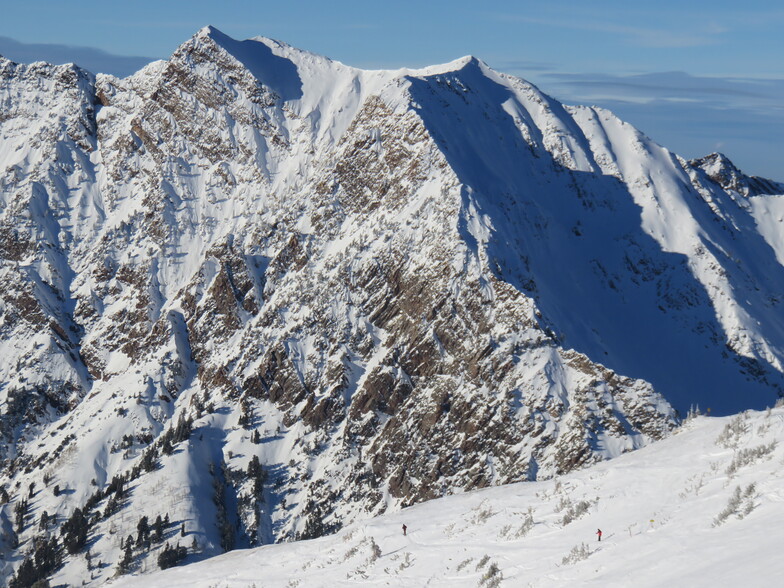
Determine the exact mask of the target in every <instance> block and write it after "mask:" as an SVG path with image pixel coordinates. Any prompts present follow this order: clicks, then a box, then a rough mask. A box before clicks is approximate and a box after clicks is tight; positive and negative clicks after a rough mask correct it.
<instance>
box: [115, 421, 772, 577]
mask: <svg viewBox="0 0 784 588" xmlns="http://www.w3.org/2000/svg"><path fill="white" fill-rule="evenodd" d="M782 441H784V409H782V408H778V409H772V410H769V411H765V412H749V413H743V414H741V415H738V416H734V417H723V418H706V417H697V418H695V419H691V420H689V421H687V422H686V423H685V424H684V426H683V428H682V429H681V430H680V431H678V432H677V433H676V434H674V435H672V436H671V437H669V438H668V439H665V440H664V441H661V442H658V443H655V444H653V445H651V446H649V447H646V448H644V449H641V450H638V451H635V452H632V453H629V454H626V455H623V456H621V457H619V458H617V459H614V460H611V461H607V462H603V463H600V464H598V465H596V466H594V467H591V468H589V469H585V470H583V471H579V472H575V473H573V474H570V475H566V476H562V477H560V478H557V479H553V480H548V481H542V482H533V483H521V484H512V485H508V486H502V487H496V488H490V489H484V490H480V491H476V492H471V493H467V494H462V495H458V496H451V497H447V498H443V499H439V500H433V501H431V502H427V503H424V504H419V505H416V506H413V507H410V508H406V509H404V510H402V511H401V512H397V513H393V514H387V515H385V516H381V517H378V518H376V519H373V520H370V521H367V522H364V523H360V524H355V525H351V526H349V527H346V528H345V529H343V530H341V531H340V532H339V533H337V534H335V535H332V536H328V537H323V538H320V539H316V540H312V541H301V542H297V543H288V544H280V545H270V546H265V547H262V548H258V549H251V550H238V551H233V552H230V553H227V554H224V555H222V556H219V557H215V558H212V559H209V560H205V561H203V562H199V563H195V564H191V565H186V566H182V567H177V568H172V569H169V570H166V571H163V572H159V573H155V574H152V575H145V576H126V577H122V578H119V579H117V580H115V582H114V583H113V584H112V586H114V587H116V588H120V587H123V588H125V587H129V588H130V587H133V586H144V587H147V586H167V587H171V588H176V587H180V586H183V587H184V586H187V587H189V588H195V587H198V586H205V587H207V586H209V587H215V588H223V587H229V586H231V587H234V586H242V587H246V586H247V587H250V586H254V585H255V586H256V587H257V588H261V587H263V586H270V587H277V586H299V587H311V586H324V587H327V586H330V587H333V586H537V587H538V586H605V587H606V586H635V587H641V586H689V587H695V586H739V585H742V586H744V587H750V586H754V587H758V586H759V587H762V586H781V582H782V578H784V558H782V556H781V546H782V544H784V443H782ZM404 524H405V525H406V526H407V535H406V536H403V532H402V526H403V525H404ZM599 528H601V529H602V531H603V537H602V541H601V542H599V541H597V536H596V531H597V529H599ZM186 543H187V540H186Z"/></svg>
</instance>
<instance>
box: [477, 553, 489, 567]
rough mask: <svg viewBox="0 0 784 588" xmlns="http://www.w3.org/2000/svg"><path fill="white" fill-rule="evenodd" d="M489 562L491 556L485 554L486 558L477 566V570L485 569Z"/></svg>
mask: <svg viewBox="0 0 784 588" xmlns="http://www.w3.org/2000/svg"><path fill="white" fill-rule="evenodd" d="M489 561H490V556H489V555H487V554H485V556H484V557H483V558H482V559H480V560H479V563H478V564H476V569H477V570H480V569H481V568H483V567H485V566H486V565H487V562H489Z"/></svg>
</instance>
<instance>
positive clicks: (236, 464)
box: [0, 27, 784, 583]
mask: <svg viewBox="0 0 784 588" xmlns="http://www.w3.org/2000/svg"><path fill="white" fill-rule="evenodd" d="M0 100H2V105H3V106H2V119H0V159H1V160H2V161H0V163H2V170H3V172H2V177H1V178H0V182H1V183H0V187H1V188H2V191H1V193H0V197H1V198H2V210H0V251H2V258H3V259H2V267H1V268H0V272H2V275H1V276H0V278H2V283H3V284H4V287H3V289H2V302H1V304H2V306H0V329H1V332H2V349H3V353H2V358H0V382H1V383H0V433H1V434H2V436H1V438H0V458H2V460H3V462H2V470H1V471H0V484H2V486H3V487H4V488H6V490H7V492H8V499H9V501H10V502H8V504H6V505H4V506H0V508H1V509H2V510H0V522H2V523H3V525H0V528H3V529H6V530H8V529H11V530H10V531H7V532H6V533H5V534H6V535H8V536H7V537H5V541H4V542H2V543H0V548H4V549H5V552H4V560H5V561H6V562H7V563H6V567H5V574H6V575H8V574H9V573H10V572H11V570H12V569H14V568H19V567H20V566H21V565H23V559H24V555H25V554H26V553H28V552H32V551H37V550H38V549H39V548H40V549H44V548H43V547H41V546H43V545H48V544H47V543H46V542H45V541H44V539H45V538H47V537H62V539H61V541H62V542H63V543H64V544H65V545H66V548H65V549H64V550H63V549H61V550H60V557H61V558H63V559H64V561H65V563H64V565H62V566H60V562H59V561H56V562H54V563H52V564H51V565H50V566H49V568H47V570H49V573H56V574H57V577H58V578H60V579H61V580H64V581H71V580H74V581H75V580H77V579H78V580H86V579H92V580H93V581H94V582H96V583H100V582H102V581H104V580H105V579H106V578H107V577H109V576H111V575H112V574H114V573H115V572H116V571H117V570H120V571H121V572H127V571H145V570H147V569H154V568H156V567H157V566H158V564H159V563H160V561H159V560H157V559H156V558H157V557H158V555H159V554H160V553H163V551H162V545H163V544H164V543H163V542H165V541H167V540H168V541H170V542H174V541H175V540H177V539H178V537H179V536H180V534H181V533H182V532H183V531H184V533H185V536H187V539H180V541H182V542H183V544H185V543H186V542H187V543H188V544H189V545H190V544H191V540H192V539H193V540H194V541H195V543H194V547H195V548H196V552H197V557H202V556H206V555H211V554H214V553H219V552H220V551H222V550H225V549H230V548H232V547H235V546H246V545H249V544H258V543H263V542H272V541H280V540H290V539H295V538H302V537H311V536H316V535H319V534H322V533H325V532H328V531H330V530H333V529H336V528H338V527H339V526H341V525H342V524H345V523H346V522H348V521H352V520H355V519H356V518H358V517H367V516H371V515H373V514H376V513H380V512H383V511H385V510H387V509H390V508H399V507H401V506H405V505H408V504H412V503H414V502H417V501H421V500H426V499H428V498H432V497H435V496H440V495H443V494H445V493H451V492H458V491H463V490H469V489H472V488H477V487H483V486H487V485H492V484H502V483H507V482H511V481H518V480H527V479H535V478H541V477H547V476H552V475H555V474H558V473H561V472H565V471H569V470H571V469H574V468H576V467H580V466H583V465H586V464H590V463H592V462H595V461H597V460H602V459H606V458H609V457H613V456H615V455H618V454H619V453H621V452H624V451H627V450H630V449H633V448H635V447H638V446H640V445H642V444H644V443H646V442H648V441H650V440H652V439H657V438H659V437H661V436H663V435H666V434H667V432H668V431H669V430H671V428H672V427H673V426H674V425H675V416H674V411H673V409H672V408H671V407H670V404H668V402H667V401H665V400H664V399H663V398H662V396H660V395H659V394H658V393H657V392H655V391H654V386H655V387H656V389H657V391H658V392H663V393H664V394H665V395H667V397H668V398H669V399H670V400H671V401H672V402H673V403H675V405H676V406H688V404H689V403H691V402H700V404H702V405H703V406H706V404H705V403H706V402H707V406H710V405H711V403H713V402H714V401H715V404H714V406H716V407H718V408H719V409H723V410H732V409H735V408H737V407H740V406H745V405H754V404H760V403H764V402H767V401H770V403H772V401H773V400H774V399H775V396H776V391H777V390H781V389H782V388H781V386H782V383H783V382H784V379H783V378H782V374H781V363H780V361H781V355H782V348H781V342H782V341H784V333H783V332H782V331H783V329H784V324H783V322H782V320H781V318H780V317H781V313H780V312H779V311H778V305H779V304H780V302H781V300H780V298H779V294H777V292H781V291H782V288H781V286H784V273H783V272H782V267H781V263H780V260H781V259H784V255H782V256H780V257H777V255H778V254H779V253H784V248H781V245H780V244H781V243H784V239H782V238H781V232H780V229H777V228H776V226H775V225H774V226H768V225H764V227H763V224H764V223H762V222H761V221H760V220H759V219H761V218H763V217H766V215H767V212H765V211H770V210H771V209H772V208H773V209H775V208H776V207H777V206H778V204H777V203H778V199H777V197H774V196H760V195H759V194H760V191H759V190H756V191H755V192H754V193H753V194H750V193H740V194H738V190H737V189H736V188H733V189H734V190H735V191H734V192H732V191H731V190H730V189H729V188H730V187H729V186H728V185H726V184H723V183H721V182H720V181H718V180H716V179H715V178H714V176H713V175H711V173H710V172H709V171H706V170H705V168H704V166H702V167H701V166H700V165H698V164H695V163H691V164H690V163H687V162H685V161H683V160H681V159H679V158H677V157H676V156H674V155H672V154H670V153H669V152H667V151H666V150H665V149H663V148H661V147H659V146H657V145H655V144H653V143H652V142H650V141H649V140H648V139H647V138H645V137H644V136H643V135H641V134H640V133H639V132H637V131H636V130H635V129H633V128H632V127H630V126H629V125H626V124H624V123H622V122H621V121H618V120H617V119H615V118H614V117H613V116H612V115H611V114H610V113H607V112H604V111H600V110H596V109H587V108H568V107H564V106H563V105H561V104H559V103H558V102H556V101H554V100H553V99H551V98H549V97H547V96H545V95H543V94H541V93H540V92H539V91H538V90H537V89H536V88H534V87H533V86H531V85H529V84H527V83H525V82H523V81H522V80H518V79H515V78H511V77H508V76H504V75H501V74H498V73H496V72H494V71H493V70H491V69H489V68H488V67H487V66H486V65H485V64H483V63H482V62H480V61H478V60H476V59H473V58H464V59H461V60H458V61H456V62H453V63H450V64H446V65H443V66H438V67H433V68H427V69H425V70H417V71H407V70H404V71H397V72H380V71H379V72H367V71H361V70H356V69H353V68H350V67H347V66H344V65H342V64H340V63H336V62H332V61H330V60H328V59H326V58H323V57H319V56H316V55H312V54H309V53H306V52H303V51H299V50H296V49H294V48H291V47H288V46H286V45H283V44H281V43H278V42H275V41H271V40H269V39H257V40H252V41H242V42H238V41H235V40H233V39H230V38H228V37H226V36H225V35H223V34H222V33H220V32H219V31H217V30H215V29H213V28H209V27H208V28H206V29H203V30H202V31H200V32H199V33H198V34H197V35H196V36H194V38H193V39H191V40H189V41H188V42H186V43H185V44H184V45H182V46H181V47H180V48H179V49H178V50H177V51H176V52H175V53H174V54H173V55H172V57H171V59H170V60H169V61H166V62H157V63H153V64H151V65H149V66H148V67H147V68H145V69H144V70H142V71H140V72H138V73H137V74H135V75H134V76H132V77H129V78H126V79H123V80H119V79H116V78H113V77H110V76H104V75H98V76H93V75H91V74H88V73H86V72H83V71H81V70H79V69H77V68H75V67H73V66H49V65H42V64H34V65H31V66H22V65H17V64H13V63H11V62H8V61H2V62H0ZM739 177H740V176H739ZM770 186H775V184H772V183H771V184H770ZM752 196H753V197H754V198H756V199H757V200H754V198H752ZM771 207H772V208H771ZM758 227H759V228H758ZM777 231H778V232H777ZM777 239H778V240H777ZM749 260H752V261H753V263H750V264H748V265H747V262H748V261H749ZM763 277H764V278H765V279H763ZM649 382H652V383H653V385H652V384H651V383H649ZM55 486H57V490H58V491H57V493H56V494H57V495H56V496H55V493H54V492H53V489H54V487H55ZM0 498H2V496H0ZM77 508H78V509H80V513H82V512H84V513H86V521H87V522H86V527H85V528H86V530H85V531H84V532H83V533H81V534H80V532H79V531H78V530H79V529H81V528H82V527H80V524H78V521H76V522H74V517H75V515H74V513H75V509H77ZM44 511H46V513H47V520H45V521H44V523H41V522H40V518H41V516H42V514H43V512H44ZM19 513H21V514H19ZM164 514H166V515H168V516H167V519H168V521H169V522H168V524H163V523H162V526H161V529H162V530H161V531H160V532H159V533H158V532H157V531H156V532H154V533H152V537H151V536H150V533H149V532H148V533H147V534H146V536H145V532H144V525H143V524H141V518H142V517H143V516H147V517H148V518H149V524H150V525H152V521H153V519H154V518H155V517H156V515H161V516H162V517H163V515H164ZM131 534H132V535H133V539H132V541H130V542H129V541H128V540H127V538H128V536H129V535H131ZM191 536H192V537H191ZM3 546H4V547H3ZM87 550H89V552H88V551H87ZM84 553H89V554H90V555H91V557H90V558H87V559H85V558H83V557H81V556H80V554H84ZM167 553H168V552H167ZM96 558H100V559H101V560H102V563H103V565H98V564H96V563H95V561H94V560H95V559H96ZM39 559H40V560H41V561H48V560H46V558H44V556H43V555H42V556H41V557H40V558H39ZM24 569H26V568H24ZM53 570H58V571H56V572H54V571H53ZM20 574H21V572H20ZM17 577H19V576H17Z"/></svg>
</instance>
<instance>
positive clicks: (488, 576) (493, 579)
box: [479, 562, 504, 588]
mask: <svg viewBox="0 0 784 588" xmlns="http://www.w3.org/2000/svg"><path fill="white" fill-rule="evenodd" d="M503 579H504V576H503V574H501V570H500V568H499V567H498V564H496V563H495V562H493V563H491V564H490V566H489V567H488V568H487V571H486V572H485V573H484V575H483V576H482V580H481V581H480V582H479V585H480V586H488V587H489V588H497V587H498V586H500V585H501V580H503Z"/></svg>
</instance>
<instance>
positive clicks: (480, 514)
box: [471, 500, 495, 525]
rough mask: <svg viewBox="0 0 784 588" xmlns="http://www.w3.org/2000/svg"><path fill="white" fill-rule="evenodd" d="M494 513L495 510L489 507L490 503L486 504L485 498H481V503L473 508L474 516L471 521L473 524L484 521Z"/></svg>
mask: <svg viewBox="0 0 784 588" xmlns="http://www.w3.org/2000/svg"><path fill="white" fill-rule="evenodd" d="M494 514H495V511H494V510H493V509H492V508H490V505H489V504H487V501H486V500H483V501H482V503H481V504H480V505H479V506H477V507H476V508H474V517H473V519H472V521H471V522H473V523H474V524H475V525H478V524H479V523H484V522H485V521H486V520H487V519H489V518H490V517H491V516H493V515H494Z"/></svg>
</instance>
